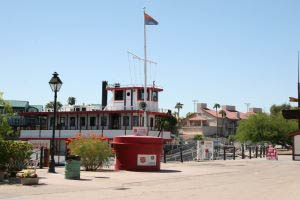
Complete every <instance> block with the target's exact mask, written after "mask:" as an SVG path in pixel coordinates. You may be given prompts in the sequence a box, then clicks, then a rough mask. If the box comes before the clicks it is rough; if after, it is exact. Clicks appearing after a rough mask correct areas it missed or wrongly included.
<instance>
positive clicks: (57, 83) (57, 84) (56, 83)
mask: <svg viewBox="0 0 300 200" xmlns="http://www.w3.org/2000/svg"><path fill="white" fill-rule="evenodd" d="M49 85H50V87H51V89H52V91H53V92H54V105H53V106H54V113H53V114H54V116H53V118H54V119H53V132H52V140H51V143H50V151H51V160H50V166H49V170H48V172H50V173H55V160H54V139H55V124H56V123H55V122H56V106H57V105H56V99H57V92H58V91H59V90H60V88H61V86H62V81H61V80H60V78H59V77H58V73H56V72H54V73H53V77H52V78H51V80H50V81H49Z"/></svg>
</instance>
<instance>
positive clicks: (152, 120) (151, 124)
mask: <svg viewBox="0 0 300 200" xmlns="http://www.w3.org/2000/svg"><path fill="white" fill-rule="evenodd" d="M153 122H154V119H153V117H150V127H153V124H154V123H153Z"/></svg>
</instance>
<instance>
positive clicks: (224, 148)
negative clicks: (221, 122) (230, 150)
mask: <svg viewBox="0 0 300 200" xmlns="http://www.w3.org/2000/svg"><path fill="white" fill-rule="evenodd" d="M223 152H224V155H223V157H224V160H226V147H225V146H223Z"/></svg>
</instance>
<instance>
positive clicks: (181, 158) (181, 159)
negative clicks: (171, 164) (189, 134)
mask: <svg viewBox="0 0 300 200" xmlns="http://www.w3.org/2000/svg"><path fill="white" fill-rule="evenodd" d="M179 149H180V161H181V162H182V163H183V157H182V144H181V142H180V148H179Z"/></svg>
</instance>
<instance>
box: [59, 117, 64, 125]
mask: <svg viewBox="0 0 300 200" xmlns="http://www.w3.org/2000/svg"><path fill="white" fill-rule="evenodd" d="M60 125H62V126H64V125H65V118H64V117H61V118H60Z"/></svg>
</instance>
